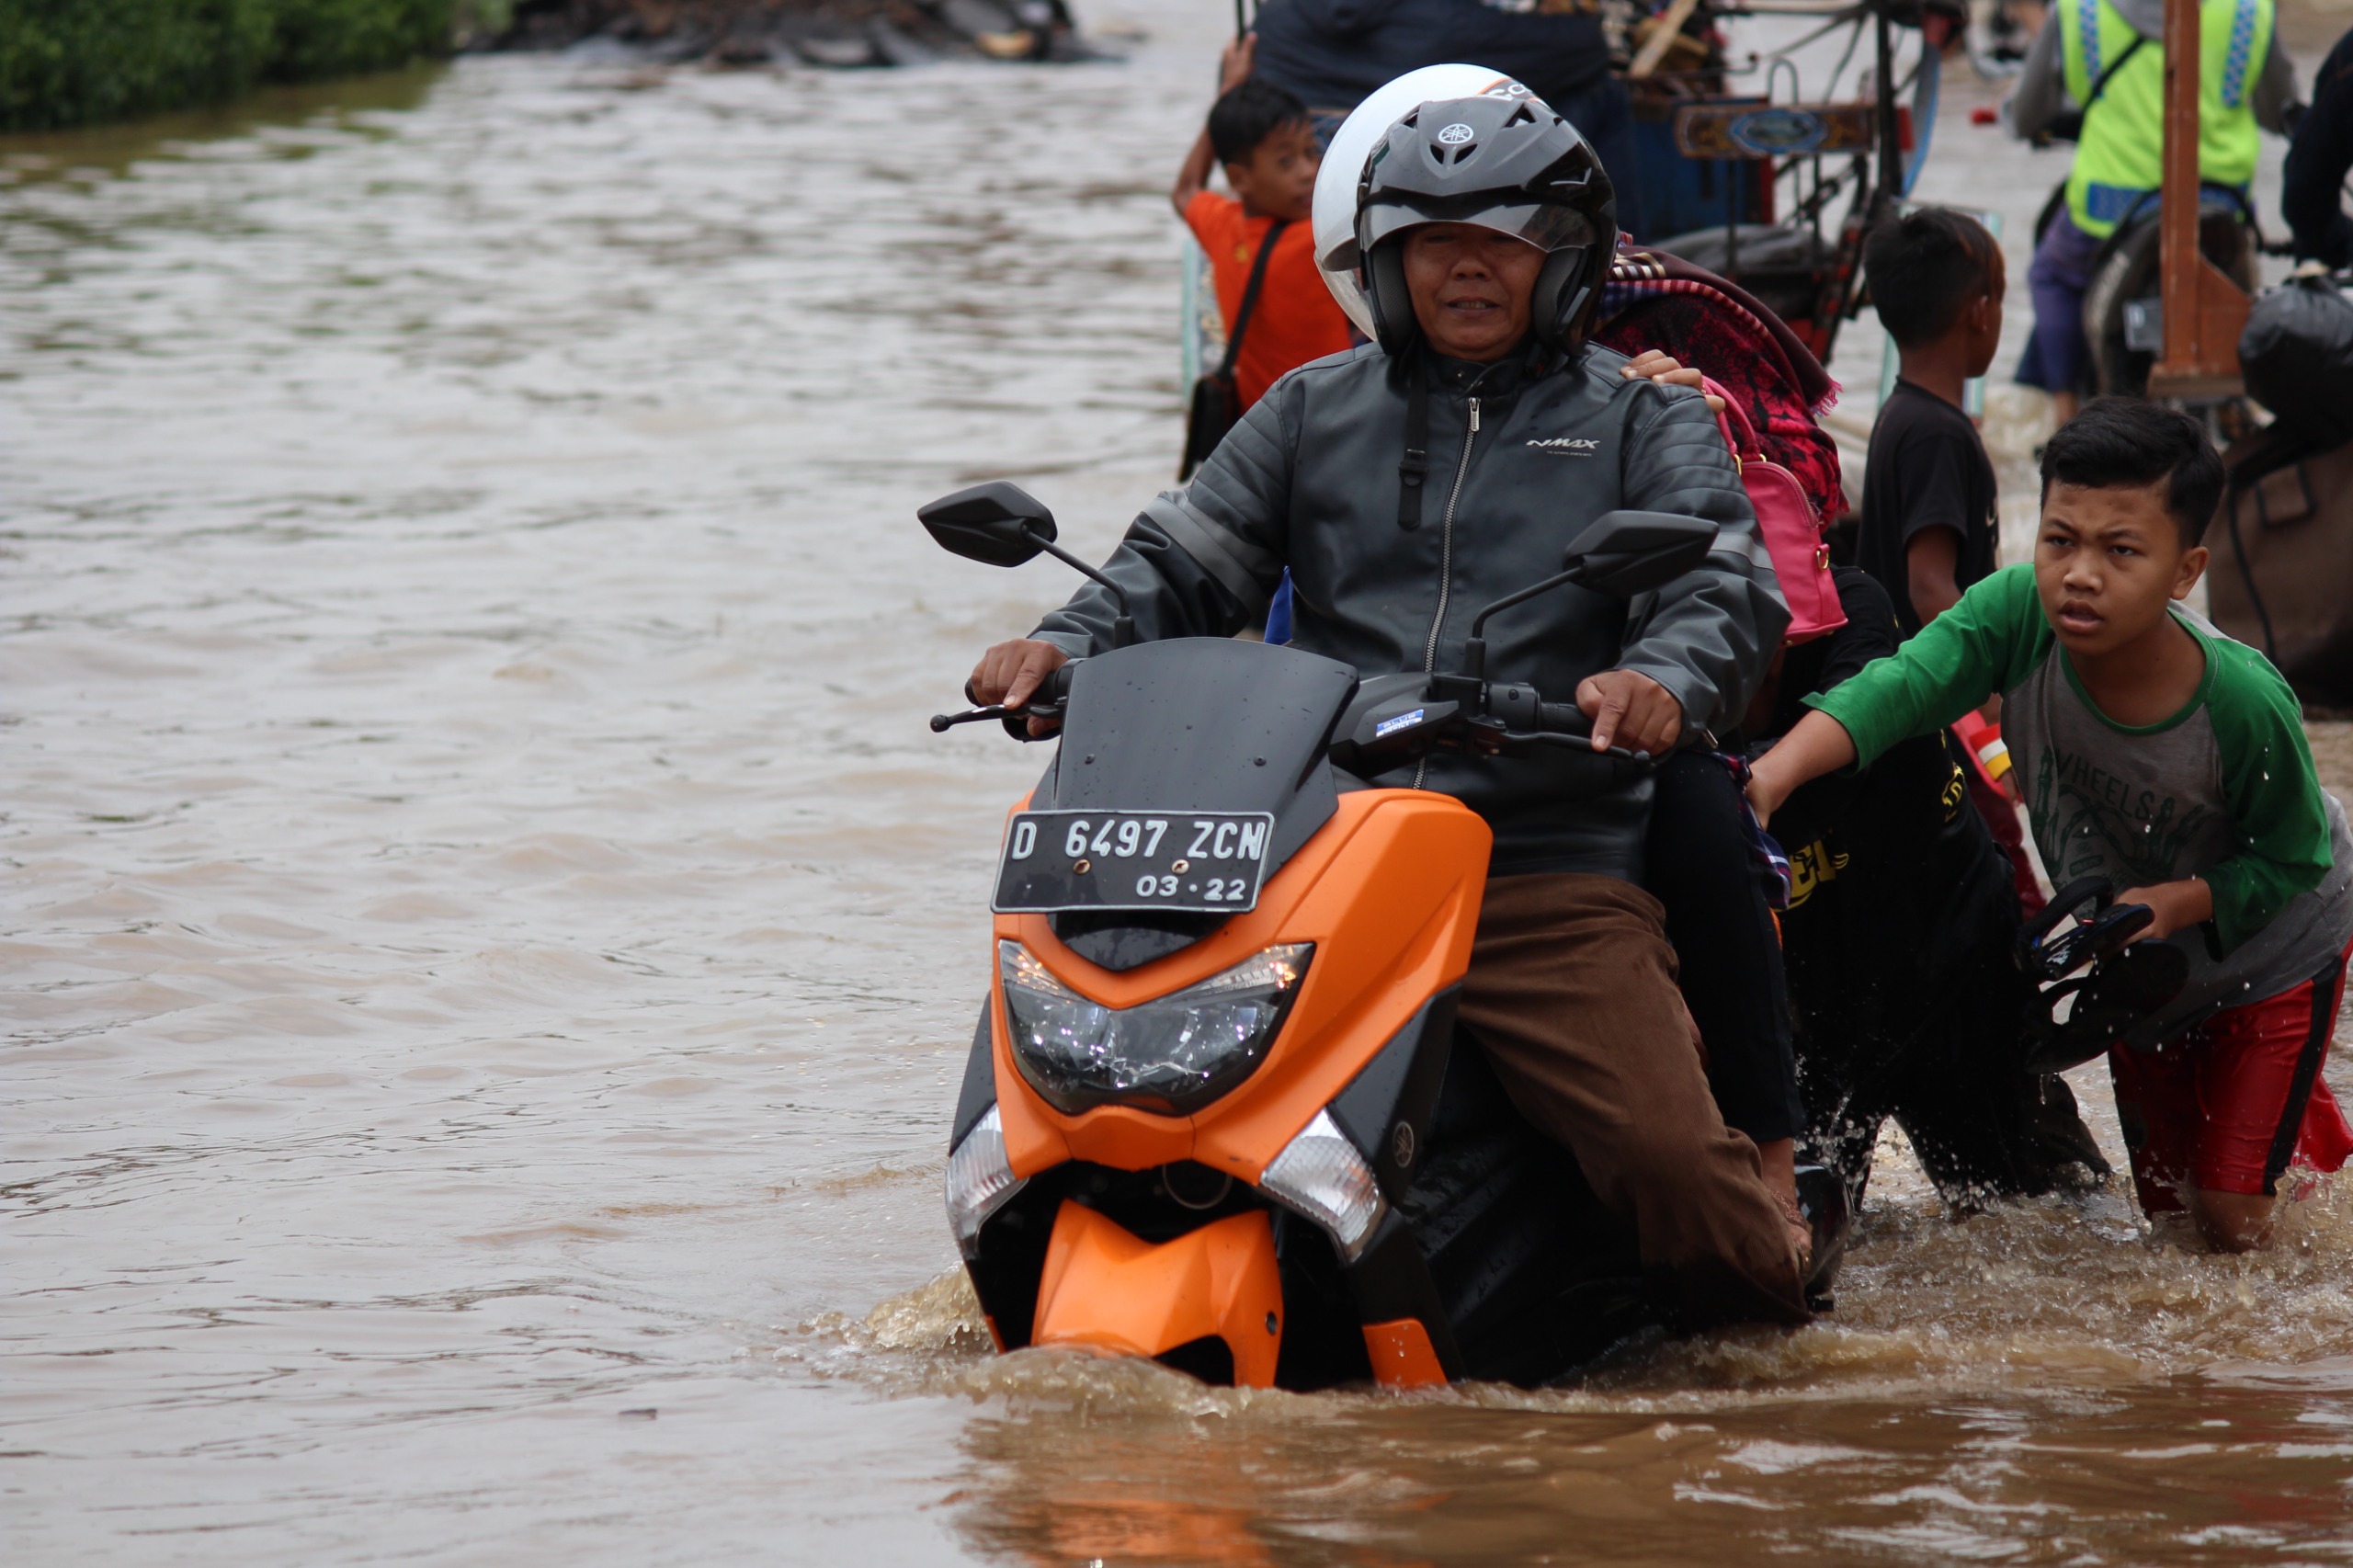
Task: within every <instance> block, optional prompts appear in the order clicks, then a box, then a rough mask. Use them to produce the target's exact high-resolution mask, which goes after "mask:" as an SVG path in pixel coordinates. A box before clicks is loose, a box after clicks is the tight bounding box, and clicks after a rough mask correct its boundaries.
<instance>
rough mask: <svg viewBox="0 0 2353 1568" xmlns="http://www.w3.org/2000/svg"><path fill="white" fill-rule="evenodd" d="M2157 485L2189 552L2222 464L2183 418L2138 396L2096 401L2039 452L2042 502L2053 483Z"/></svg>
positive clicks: (2198, 428) (2201, 430)
mask: <svg viewBox="0 0 2353 1568" xmlns="http://www.w3.org/2000/svg"><path fill="white" fill-rule="evenodd" d="M2161 479H2162V480H2165V481H2166V484H2165V510H2166V511H2168V512H2170V513H2172V514H2173V520H2174V525H2175V527H2177V528H2179V529H2180V530H2181V547H2182V549H2184V550H2189V549H2193V548H2195V547H2196V545H2197V543H2198V541H2199V540H2200V539H2201V538H2203V537H2204V535H2205V532H2206V525H2207V524H2208V523H2210V522H2211V521H2212V520H2213V518H2214V508H2215V506H2217V505H2218V504H2219V503H2220V502H2221V501H2222V457H2221V456H2220V455H2219V454H2218V453H2216V451H2215V450H2214V445H2213V443H2212V442H2211V441H2209V440H2207V439H2206V427H2205V426H2203V425H2200V423H2199V422H2198V421H2197V420H2195V419H2192V418H2191V417H2190V416H2189V415H2187V414H2184V413H2182V412H2181V411H2180V410H2179V409H2175V408H2167V407H2165V405H2164V404H2163V403H2148V402H2144V401H2143V400H2142V399H2140V398H2137V397H2103V398H2095V399H2093V400H2092V401H2091V402H2090V403H2086V404H2085V405H2084V411H2083V412H2082V413H2081V414H2078V415H2075V417H2074V418H2073V419H2070V420H2069V421H2067V423H2066V424H2064V425H2063V426H2060V428H2059V433H2058V434H2057V435H2055V436H2053V437H2051V444H2050V445H2049V446H2047V447H2045V448H2043V449H2042V494H2043V497H2044V499H2046V500H2048V499H2049V498H2050V495H2051V487H2052V485H2053V484H2080V485H2084V486H2086V488H2089V489H2105V488H2106V487H2108V486H2109V485H2111V484H2117V485H2130V486H2133V487H2136V488H2137V487H2139V486H2141V485H2146V484H2154V483H2157V481H2159V480H2161Z"/></svg>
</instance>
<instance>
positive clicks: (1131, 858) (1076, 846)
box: [989, 812, 1275, 915]
mask: <svg viewBox="0 0 2353 1568" xmlns="http://www.w3.org/2000/svg"><path fill="white" fill-rule="evenodd" d="M1274 833H1275V817H1274V813H1273V812H1016V813H1014V818H1013V823H1012V825H1011V826H1010V827H1009V828H1008V829H1007V830H1006V835H1005V858H1004V859H1003V860H1002V861H1000V862H999V863H998V866H997V873H996V896H995V898H994V899H992V900H991V901H990V903H989V907H990V908H991V909H994V910H995V911H996V912H997V913H998V914H1000V915H1012V914H1031V915H1052V914H1058V913H1061V912H1063V911H1065V910H1077V909H1181V910H1191V911H1197V912H1200V913H1207V914H1217V915H1234V914H1239V913H1240V912H1242V911H1243V910H1245V909H1256V908H1257V907H1258V884H1259V883H1260V882H1261V881H1264V880H1265V877H1266V870H1267V845H1268V843H1269V841H1270V840H1271V839H1272V838H1273V837H1274Z"/></svg>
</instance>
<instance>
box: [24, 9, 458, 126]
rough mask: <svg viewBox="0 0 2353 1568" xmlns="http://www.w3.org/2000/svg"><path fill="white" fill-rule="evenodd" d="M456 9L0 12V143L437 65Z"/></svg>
mask: <svg viewBox="0 0 2353 1568" xmlns="http://www.w3.org/2000/svg"><path fill="white" fill-rule="evenodd" d="M456 4H457V0H0V131H49V130H54V129H57V128H59V127H63V126H68V125H84V124H87V123H89V122H91V121H94V120H106V119H129V118H131V116H134V115H141V114H153V113H157V112H160V111H162V110H165V109H173V108H188V107H191V106H193V105H197V104H204V103H215V102H218V101H220V100H221V99H223V98H228V97H235V96H236V95H237V94H239V93H242V92H244V91H246V90H248V89H249V88H252V87H254V86H256V85H260V84H261V83H264V82H301V81H311V80H315V79H316V78H319V77H322V76H333V75H338V74H343V73H346V72H352V71H373V70H380V69H382V68H384V67H387V66H392V65H399V64H401V63H403V62H406V61H408V60H410V59H412V58H414V57H415V56H416V55H419V54H438V53H443V52H446V51H448V50H449V40H450V28H451V22H452V14H453V10H454V8H455V6H456ZM472 8H473V7H472V6H470V7H469V9H470V10H471V9H472Z"/></svg>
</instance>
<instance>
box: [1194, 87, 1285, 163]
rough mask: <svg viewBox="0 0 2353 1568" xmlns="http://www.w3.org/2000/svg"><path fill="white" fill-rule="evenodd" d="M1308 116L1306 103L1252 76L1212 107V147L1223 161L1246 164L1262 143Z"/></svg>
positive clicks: (1220, 160)
mask: <svg viewBox="0 0 2353 1568" xmlns="http://www.w3.org/2000/svg"><path fill="white" fill-rule="evenodd" d="M1306 118H1307V106H1306V105H1305V104H1303V103H1301V102H1300V101H1299V99H1298V98H1296V97H1293V96H1292V95H1290V93H1288V92H1285V91H1284V90H1283V89H1282V88H1280V87H1278V86H1276V85H1274V84H1273V83H1272V82H1261V81H1259V80H1258V79H1257V78H1256V77H1255V76H1253V77H1252V78H1250V80H1248V81H1246V82H1245V83H1243V84H1242V85H1240V86H1238V87H1236V88H1234V89H1233V91H1232V92H1230V93H1227V94H1225V95H1224V96H1223V97H1220V98H1219V99H1218V100H1217V102H1215V103H1214V104H1211V106H1210V146H1211V147H1212V148H1213V149H1215V150H1216V153H1217V161H1218V162H1219V163H1221V164H1246V163H1248V162H1249V161H1250V154H1251V153H1255V152H1256V151H1257V150H1258V143H1259V142H1264V141H1265V140H1266V139H1267V137H1269V136H1272V135H1273V134H1274V133H1275V132H1276V131H1279V130H1281V129H1282V128H1283V127H1284V126H1286V125H1296V124H1298V123H1299V122H1300V121H1302V120H1303V119H1306Z"/></svg>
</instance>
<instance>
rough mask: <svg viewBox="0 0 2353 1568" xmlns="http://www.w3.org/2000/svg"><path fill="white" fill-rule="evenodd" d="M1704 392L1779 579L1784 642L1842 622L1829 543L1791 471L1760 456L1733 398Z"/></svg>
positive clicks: (1712, 388) (1715, 389) (1710, 384)
mask: <svg viewBox="0 0 2353 1568" xmlns="http://www.w3.org/2000/svg"><path fill="white" fill-rule="evenodd" d="M1705 388H1706V390H1707V391H1708V392H1712V393H1714V394H1715V395H1716V396H1717V397H1720V398H1722V399H1723V403H1724V406H1723V409H1722V412H1721V413H1719V414H1718V415H1716V426H1717V427H1718V428H1719V429H1721V430H1722V432H1723V433H1724V445H1726V446H1728V447H1730V448H1731V449H1732V456H1733V462H1735V463H1737V464H1738V465H1739V466H1740V483H1741V488H1743V489H1745V490H1746V491H1747V492H1748V504H1749V506H1752V507H1753V508H1755V509H1756V532H1757V535H1758V536H1759V537H1760V538H1762V539H1763V540H1764V541H1765V549H1766V552H1767V553H1768V554H1769V555H1771V556H1772V558H1773V575H1774V576H1776V577H1778V578H1779V579H1780V582H1781V597H1783V598H1785V599H1787V600H1788V601H1789V604H1790V630H1789V631H1788V632H1787V634H1786V636H1785V641H1787V642H1812V641H1813V639H1814V638H1816V637H1820V636H1823V635H1824V634H1826V633H1828V632H1832V631H1837V630H1838V629H1839V628H1840V627H1842V626H1844V625H1846V624H1847V612H1846V610H1845V609H1844V608H1841V607H1840V606H1839V603H1838V585H1837V584H1836V583H1835V582H1833V581H1832V580H1831V576H1830V546H1829V543H1828V542H1827V540H1824V537H1823V523H1822V519H1821V518H1819V517H1815V516H1814V512H1813V503H1812V502H1810V501H1808V500H1807V499H1806V497H1805V491H1804V490H1803V489H1802V488H1801V487H1800V485H1799V484H1798V482H1797V476H1796V475H1795V474H1793V473H1791V472H1790V471H1789V470H1788V469H1785V468H1783V467H1782V466H1781V465H1780V464H1779V463H1777V462H1774V461H1773V460H1770V459H1768V457H1766V455H1765V449H1764V447H1763V446H1762V444H1760V443H1759V442H1758V441H1757V439H1756V430H1755V429H1754V428H1752V427H1751V426H1750V425H1749V423H1748V415H1747V414H1746V413H1745V412H1744V411H1743V410H1742V408H1741V406H1740V403H1739V401H1738V400H1737V399H1735V398H1734V397H1733V395H1732V394H1731V393H1730V392H1726V391H1724V389H1723V388H1722V387H1721V386H1719V385H1717V384H1716V383H1715V382H1714V381H1707V382H1706V383H1705Z"/></svg>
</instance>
